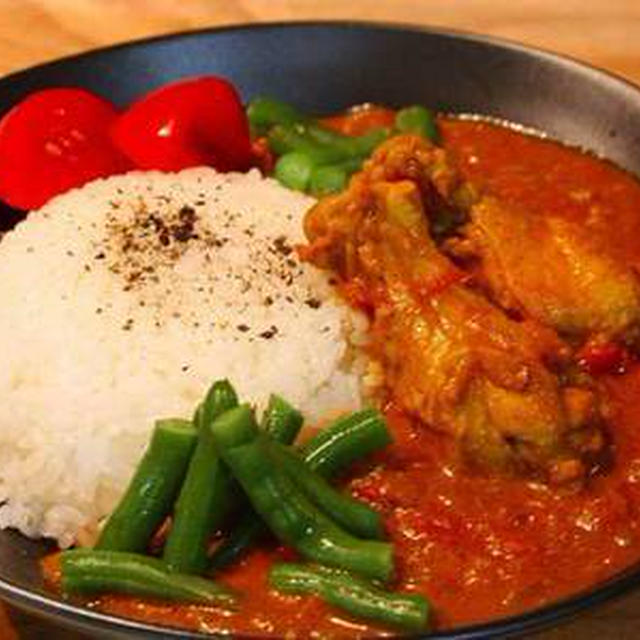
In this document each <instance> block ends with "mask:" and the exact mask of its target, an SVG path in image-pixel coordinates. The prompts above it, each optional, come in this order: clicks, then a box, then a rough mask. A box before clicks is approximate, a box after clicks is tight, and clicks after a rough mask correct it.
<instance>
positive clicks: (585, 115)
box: [0, 23, 640, 640]
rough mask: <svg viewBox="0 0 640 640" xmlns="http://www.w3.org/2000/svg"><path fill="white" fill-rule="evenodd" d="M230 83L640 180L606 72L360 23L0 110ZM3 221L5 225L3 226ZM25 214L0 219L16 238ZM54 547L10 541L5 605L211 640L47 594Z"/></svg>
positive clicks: (166, 45)
mask: <svg viewBox="0 0 640 640" xmlns="http://www.w3.org/2000/svg"><path fill="white" fill-rule="evenodd" d="M205 73H216V74H221V75H224V76H227V77H228V78H230V79H231V80H232V81H233V82H234V83H235V84H236V85H237V86H238V87H239V89H240V91H241V93H242V95H243V96H244V97H250V96H253V95H256V94H259V93H268V94H271V95H274V96H277V97H280V98H282V99H284V100H288V101H291V102H293V103H295V104H297V105H298V106H299V107H301V108H302V109H304V110H307V111H310V112H327V113H328V112H335V111H338V110H340V109H342V108H344V107H347V106H349V105H352V104H357V103H361V102H366V101H369V102H378V103H383V104H388V105H392V106H393V105H405V104H408V103H424V104H426V105H429V106H431V107H432V108H434V109H436V110H439V111H446V112H463V113H477V114H486V115H491V116H494V117H498V118H503V119H506V120H510V121H513V122H518V123H521V124H524V125H527V126H530V127H534V128H536V129H538V130H541V131H544V132H546V133H547V134H549V135H550V136H552V137H554V138H557V139H559V140H562V141H564V142H566V143H569V144H572V145H576V146H580V147H584V148H586V149H589V150H591V151H593V152H595V153H596V154H598V155H601V156H603V157H606V158H609V159H610V160H612V161H614V162H616V163H617V164H618V165H620V166H622V167H624V168H626V169H628V170H629V171H632V172H634V173H636V174H640V153H638V149H639V148H640V91H639V90H638V89H637V88H635V87H633V86H632V85H630V84H628V83H626V82H624V81H622V80H620V79H618V78H615V77H613V76H611V75H609V74H606V73H604V72H602V71H597V70H595V69H593V68H590V67H587V66H585V65H583V64H580V63H578V62H574V61H572V60H569V59H567V58H563V57H560V56H557V55H553V54H550V53H545V52H542V51H536V50H533V49H529V48H526V47H523V46H520V45H517V44H511V43H507V42H503V41H498V40H494V39H492V38H486V37H482V36H474V35H468V34H463V33H453V32H446V31H440V30H432V29H421V28H413V27H400V26H385V25H374V24H363V23H293V24H291V23H289V24H266V25H259V26H240V27H230V28H223V29H212V30H206V31H199V32H194V33H186V34H179V35H175V36H168V37H161V38H156V39H153V40H146V41H142V42H137V43H132V44H125V45H121V46H116V47H112V48H109V49H102V50H99V51H94V52H90V53H86V54H82V55H79V56H74V57H72V58H66V59H64V60H60V61H57V62H52V63H49V64H45V65H41V66H38V67H35V68H33V69H29V70H27V71H22V72H20V73H16V74H14V75H11V76H8V77H6V78H4V79H2V80H0V112H4V111H5V110H6V109H8V108H9V107H10V106H11V105H13V104H14V103H15V102H16V101H17V100H19V99H20V98H21V97H22V96H24V95H25V94H27V93H29V92H30V91H33V90H34V89H38V88H42V87H47V86H53V85H79V86H83V87H86V88H88V89H92V90H94V91H96V92H98V93H100V94H102V95H104V96H106V97H108V98H110V99H111V100H113V101H114V102H116V103H118V104H122V105H124V104H127V103H128V102H130V101H131V100H132V99H133V98H135V97H136V96H137V95H139V94H141V93H143V92H145V91H147V90H149V89H151V88H153V87H156V86H158V85H161V84H163V83H165V82H168V81H170V80H174V79H176V78H179V77H180V76H185V75H197V74H205ZM3 214H4V215H3ZM16 216H17V214H16V213H15V212H11V211H8V210H7V211H0V219H2V220H4V224H5V226H7V225H11V224H12V222H13V221H15V219H16ZM49 548H50V547H47V545H46V544H45V543H42V542H33V541H31V540H27V539H26V538H24V537H22V536H20V535H18V534H16V533H14V532H10V531H4V532H0V596H1V597H3V598H5V599H6V600H7V601H9V602H10V603H12V604H14V605H16V606H18V607H22V608H23V609H26V610H28V611H30V612H32V613H36V614H39V615H42V616H46V617H48V618H51V619H55V620H57V621H58V622H61V623H66V624H68V625H70V626H73V627H75V628H76V629H78V630H84V631H86V632H88V633H89V634H90V636H91V637H97V636H98V635H110V636H111V637H114V636H115V637H131V636H136V637H153V638H161V637H163V638H168V637H178V636H180V637H183V638H206V637H210V636H204V635H200V634H188V633H184V632H181V631H172V630H169V629H166V628H159V627H154V626H151V625H145V624H140V623H136V622H132V621H129V620H123V619H119V618H114V617H111V616H107V615H103V614H100V613H98V612H96V611H92V610H90V609H86V608H81V607H76V606H73V605H71V604H69V603H66V602H63V601H61V600H60V599H58V598H56V597H54V596H53V595H51V594H50V593H48V592H47V591H46V590H45V589H44V587H43V584H42V579H41V577H40V573H39V571H38V559H39V558H40V557H41V556H42V555H43V554H44V553H46V551H47V550H48V549H49ZM638 583H640V563H639V564H638V565H636V566H633V567H630V568H629V569H628V570H626V571H624V572H623V573H621V574H619V575H617V576H615V577H614V578H612V579H611V580H608V581H607V582H605V583H602V584H599V585H597V586H595V587H594V588H592V589H590V590H588V591H585V592H583V593H579V594H577V595H575V596H574V597H571V598H568V599H565V600H563V601H560V602H556V603H554V604H552V605H550V606H547V607H544V608H542V609H538V610H536V611H532V612H530V613H527V614H525V615H521V616H516V617H512V618H509V619H502V620H497V621H496V622H493V623H490V624H484V625H476V626H473V627H466V628H458V629H455V630H453V631H451V632H448V633H438V634H435V635H432V636H430V637H433V638H449V639H450V640H453V639H454V638H455V639H458V640H462V639H463V638H464V639H470V638H474V639H479V638H495V637H500V636H507V635H508V636H513V635H517V634H521V633H525V632H528V631H531V630H533V629H538V628H541V627H544V626H548V625H551V624H553V623H555V622H557V621H559V620H561V619H563V618H565V617H568V616H570V615H573V614H575V613H577V612H578V611H581V610H583V609H586V608H587V607H591V606H592V605H594V604H597V603H599V602H602V601H604V600H606V599H608V598H611V597H613V596H616V595H619V594H622V593H623V592H625V591H627V590H628V589H630V588H632V587H634V586H635V585H637V584H638Z"/></svg>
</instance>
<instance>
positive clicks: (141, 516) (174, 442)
mask: <svg viewBox="0 0 640 640" xmlns="http://www.w3.org/2000/svg"><path fill="white" fill-rule="evenodd" d="M195 444H196V431H195V429H194V428H193V425H192V424H191V422H190V421H189V420H179V419H168V420H158V421H157V422H156V425H155V429H154V431H153V435H152V437H151V442H150V443H149V446H148V448H147V450H146V452H145V454H144V456H143V457H142V460H141V461H140V463H139V465H138V467H137V469H136V471H135V473H134V475H133V478H132V479H131V481H130V483H129V486H128V488H127V490H126V491H125V493H124V496H123V497H122V499H121V500H120V503H119V504H118V506H117V507H116V509H115V510H114V511H113V513H112V514H111V516H110V517H109V519H108V520H107V523H106V525H105V526H104V528H103V530H102V532H101V534H100V537H99V539H98V542H97V544H96V549H102V550H110V551H137V552H142V551H144V550H145V549H146V547H147V544H148V543H149V540H150V539H151V536H152V535H153V534H154V532H155V531H156V529H157V528H158V527H159V526H160V525H161V524H162V522H163V520H164V519H165V518H166V517H167V515H169V513H170V512H171V508H172V507H173V503H174V500H175V498H176V496H177V495H178V492H179V491H180V487H181V486H182V481H183V479H184V476H185V473H186V471H187V467H188V465H189V460H190V459H191V455H192V453H193V449H194V447H195Z"/></svg>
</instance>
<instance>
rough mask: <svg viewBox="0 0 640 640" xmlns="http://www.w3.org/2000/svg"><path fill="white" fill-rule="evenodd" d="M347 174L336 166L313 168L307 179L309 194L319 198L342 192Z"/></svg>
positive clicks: (345, 184)
mask: <svg viewBox="0 0 640 640" xmlns="http://www.w3.org/2000/svg"><path fill="white" fill-rule="evenodd" d="M348 177H349V176H348V174H347V172H346V171H345V170H344V169H342V168H340V167H339V166H338V165H328V166H325V167H315V168H314V169H313V170H312V171H311V176H310V178H309V193H311V194H312V195H314V196H316V197H317V198H320V197H322V196H326V195H327V194H330V193H337V192H338V191H342V190H343V189H344V188H345V187H346V186H347V180H348Z"/></svg>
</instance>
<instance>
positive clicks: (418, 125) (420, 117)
mask: <svg viewBox="0 0 640 640" xmlns="http://www.w3.org/2000/svg"><path fill="white" fill-rule="evenodd" d="M395 128H396V129H397V130H398V131H400V132H402V133H415V134H417V135H419V136H423V137H425V138H429V140H432V141H433V142H437V141H438V138H439V137H440V136H439V132H438V127H437V125H436V120H435V118H434V116H433V113H431V111H429V109H427V108H426V107H423V106H421V105H414V106H411V107H405V108H404V109H400V110H399V111H398V113H396V118H395Z"/></svg>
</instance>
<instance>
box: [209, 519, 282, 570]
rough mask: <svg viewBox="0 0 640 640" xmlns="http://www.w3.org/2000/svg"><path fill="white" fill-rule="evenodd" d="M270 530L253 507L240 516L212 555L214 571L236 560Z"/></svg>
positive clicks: (211, 565)
mask: <svg viewBox="0 0 640 640" xmlns="http://www.w3.org/2000/svg"><path fill="white" fill-rule="evenodd" d="M268 532H269V529H268V528H267V526H266V525H265V523H264V522H263V521H262V519H261V518H260V516H259V515H258V514H257V513H256V512H255V511H254V510H253V509H252V508H251V507H249V509H248V510H247V511H245V512H243V514H242V515H241V516H240V519H239V520H238V522H236V524H235V526H234V527H233V529H232V530H231V532H230V533H229V535H228V537H227V538H226V539H225V540H224V542H222V543H221V544H220V546H219V547H218V548H217V549H216V550H215V551H214V552H213V555H212V556H211V563H210V565H209V567H210V569H211V570H212V571H219V570H220V569H224V568H225V567H228V566H229V565H231V564H233V563H234V562H236V561H237V560H238V559H239V558H241V557H242V556H244V555H245V554H246V553H247V551H248V550H249V549H250V548H251V547H252V546H253V545H254V543H255V542H257V541H258V540H260V539H261V538H262V537H263V536H265V535H266V534H267V533H268Z"/></svg>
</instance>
